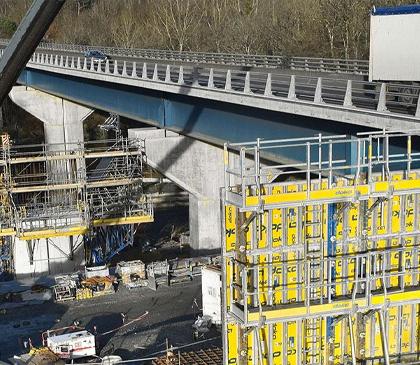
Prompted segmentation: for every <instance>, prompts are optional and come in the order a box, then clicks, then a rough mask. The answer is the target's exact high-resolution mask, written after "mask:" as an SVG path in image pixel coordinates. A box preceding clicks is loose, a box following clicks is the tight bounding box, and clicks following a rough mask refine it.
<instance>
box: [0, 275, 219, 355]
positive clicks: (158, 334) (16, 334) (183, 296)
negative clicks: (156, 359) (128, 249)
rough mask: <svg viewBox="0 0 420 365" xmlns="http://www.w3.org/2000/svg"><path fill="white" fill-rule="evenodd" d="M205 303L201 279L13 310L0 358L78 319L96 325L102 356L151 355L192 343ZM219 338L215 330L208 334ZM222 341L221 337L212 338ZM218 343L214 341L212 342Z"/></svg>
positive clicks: (1, 318)
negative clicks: (122, 314) (51, 330)
mask: <svg viewBox="0 0 420 365" xmlns="http://www.w3.org/2000/svg"><path fill="white" fill-rule="evenodd" d="M200 308H201V279H200V278H198V279H194V280H193V281H191V282H186V283H183V284H178V285H175V286H172V287H165V286H162V287H159V288H158V290H157V291H156V292H154V291H152V290H151V289H148V288H137V289H133V290H131V291H130V290H127V289H126V288H119V290H118V291H117V292H116V293H115V294H111V295H108V296H102V297H97V298H92V299H87V300H82V301H74V302H67V303H53V302H47V303H44V304H38V305H30V306H25V307H20V308H16V309H13V310H9V311H8V312H7V313H6V314H1V315H0V333H2V335H1V336H0V359H1V360H7V359H8V358H10V357H11V356H12V355H14V354H19V353H21V352H22V351H23V346H22V341H23V339H27V338H28V337H31V339H32V340H33V343H34V345H40V338H41V336H40V335H41V333H42V332H43V331H45V330H47V329H50V328H60V327H65V326H69V325H71V324H72V323H73V322H74V321H75V320H77V321H80V322H81V326H84V327H86V328H87V329H88V330H93V326H96V328H97V333H98V336H97V340H98V342H99V352H98V355H100V356H105V355H110V354H115V355H120V356H121V357H122V358H123V359H124V360H128V359H135V358H142V357H149V355H152V354H155V353H156V352H159V351H162V350H164V349H165V348H166V339H168V342H169V344H170V345H172V346H183V345H186V344H189V343H192V342H193V341H192V333H191V325H192V324H193V322H194V320H195V318H196V316H197V315H198V313H199V310H200ZM122 312H123V313H125V314H126V316H127V317H126V323H129V322H130V321H132V320H134V319H136V318H138V317H139V316H141V315H142V314H144V313H145V312H149V314H148V315H146V316H145V318H144V319H142V320H140V321H136V322H133V323H131V324H129V325H127V326H125V327H123V328H121V329H119V330H117V331H115V332H114V333H111V334H107V335H101V333H104V332H108V331H110V330H112V329H115V328H118V327H120V326H121V325H122V319H121V313H122ZM215 336H216V337H217V336H219V334H218V333H217V332H213V333H211V334H209V335H208V336H207V337H209V338H210V337H211V338H213V337H215ZM211 342H213V343H214V345H219V346H220V344H221V339H220V337H219V338H218V339H216V340H214V341H211ZM213 343H209V345H212V344H213Z"/></svg>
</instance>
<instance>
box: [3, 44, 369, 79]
mask: <svg viewBox="0 0 420 365" xmlns="http://www.w3.org/2000/svg"><path fill="white" fill-rule="evenodd" d="M7 43H8V40H7V39H0V44H1V45H6V44H7ZM38 49H39V50H50V51H64V52H81V53H83V52H86V51H89V50H99V51H101V52H103V53H105V54H107V55H110V56H117V57H133V58H139V59H147V60H165V61H172V62H188V63H199V64H217V65H230V66H242V67H265V68H279V69H291V70H302V71H308V72H310V71H312V72H331V73H350V74H356V75H367V74H368V71H369V62H368V61H367V60H355V59H339V58H317V57H286V56H276V55H253V54H239V53H214V52H189V51H182V52H179V51H171V50H159V49H138V48H120V47H103V46H86V45H76V44H59V43H49V42H41V43H40V45H39V47H38Z"/></svg>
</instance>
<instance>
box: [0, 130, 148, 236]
mask: <svg viewBox="0 0 420 365" xmlns="http://www.w3.org/2000/svg"><path fill="white" fill-rule="evenodd" d="M144 158H145V152H144V143H143V142H142V141H139V140H128V139H126V138H117V139H112V140H100V141H93V142H83V143H65V144H40V145H12V144H10V143H9V144H4V143H3V144H2V146H1V159H0V169H1V171H0V174H1V177H2V181H1V185H0V194H1V195H0V196H1V198H2V203H3V204H2V206H1V209H0V214H1V215H2V221H1V222H2V223H1V226H0V231H1V234H2V235H16V236H17V237H19V238H20V239H25V240H31V239H41V238H50V237H55V236H66V235H77V234H85V233H87V232H88V231H89V230H90V229H91V228H92V227H95V226H105V225H122V224H136V223H143V222H151V221H153V206H152V203H151V201H150V199H148V198H147V197H146V195H144V194H143V190H142V177H143V174H142V172H143V160H144ZM3 218H4V219H3Z"/></svg>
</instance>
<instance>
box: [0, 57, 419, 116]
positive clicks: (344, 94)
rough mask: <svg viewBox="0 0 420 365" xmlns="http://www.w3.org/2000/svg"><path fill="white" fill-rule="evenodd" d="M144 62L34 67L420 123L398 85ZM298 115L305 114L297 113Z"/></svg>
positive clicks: (411, 94) (414, 102)
mask: <svg viewBox="0 0 420 365" xmlns="http://www.w3.org/2000/svg"><path fill="white" fill-rule="evenodd" d="M0 55H1V52H0ZM138 63H139V62H136V61H134V60H133V61H123V62H122V61H119V62H118V61H117V60H107V61H106V62H101V61H99V62H95V61H94V60H92V59H87V58H84V57H69V56H65V55H64V54H62V55H58V54H46V53H35V54H34V55H33V57H32V58H31V60H30V62H29V64H28V65H29V66H32V67H35V68H37V67H38V68H48V69H50V70H51V71H53V72H59V73H61V72H65V73H77V74H78V76H79V77H80V76H81V77H87V78H94V79H96V78H102V79H104V77H105V78H109V77H110V78H115V77H117V78H118V79H114V80H115V81H116V82H118V83H129V84H130V83H131V84H132V83H133V81H134V80H138V81H140V82H143V83H144V82H147V83H148V86H144V85H142V87H149V86H150V87H151V88H159V89H162V88H164V87H167V88H168V87H172V88H173V86H176V87H179V86H182V87H189V88H191V89H197V90H203V89H207V90H212V91H213V92H214V91H217V92H220V93H223V94H224V95H226V94H229V95H230V96H231V97H233V96H234V95H238V94H239V95H247V96H250V97H252V98H254V100H257V98H258V100H259V101H260V100H261V99H264V100H265V101H266V102H269V101H270V102H272V101H278V102H280V101H284V100H286V101H288V102H289V105H290V102H293V103H302V102H303V103H305V105H308V104H310V105H317V106H321V107H322V108H331V107H335V108H336V107H339V108H345V109H347V110H353V111H363V113H368V114H375V115H377V114H379V113H380V114H381V116H384V115H385V116H387V117H389V116H392V117H393V118H396V117H402V118H404V120H410V119H415V120H416V121H418V119H419V117H420V103H418V95H419V91H420V86H408V85H403V88H401V86H400V85H398V84H386V83H378V82H367V81H361V80H345V79H335V78H329V77H311V76H306V75H285V74H278V73H270V72H254V71H252V72H250V71H246V72H242V71H238V70H231V69H228V70H226V69H222V68H220V69H217V68H212V67H194V66H191V65H190V66H182V65H181V66H178V65H170V64H157V63H156V64H148V63H145V62H142V63H141V65H142V67H141V68H140V67H139V66H138ZM64 69H67V70H68V71H64ZM100 75H103V76H100ZM121 78H122V79H123V80H121ZM163 85H166V86H163ZM177 90H178V91H174V92H179V89H177ZM223 100H225V101H229V98H227V97H226V96H224V97H223ZM260 107H261V106H260ZM267 109H269V108H268V107H267ZM340 110H341V109H340ZM284 112H288V111H287V110H284ZM293 113H296V114H299V112H298V111H297V110H296V111H294V112H293Z"/></svg>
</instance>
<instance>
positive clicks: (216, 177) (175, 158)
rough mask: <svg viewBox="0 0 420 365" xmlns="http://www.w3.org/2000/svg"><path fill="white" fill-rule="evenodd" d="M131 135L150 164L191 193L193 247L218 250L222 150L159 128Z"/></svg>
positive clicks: (222, 175)
mask: <svg viewBox="0 0 420 365" xmlns="http://www.w3.org/2000/svg"><path fill="white" fill-rule="evenodd" d="M128 135H129V137H130V138H142V139H143V138H144V139H145V140H146V155H147V160H148V164H149V165H150V166H152V167H153V168H156V169H157V170H158V171H159V172H160V173H162V174H163V175H165V176H166V177H167V178H169V179H170V180H172V181H173V182H174V183H176V184H177V185H178V186H180V187H181V188H182V189H184V190H186V191H188V193H190V199H189V202H190V208H189V214H190V218H189V219H190V237H191V245H192V247H193V248H194V249H197V250H205V249H214V248H219V247H220V246H221V241H220V240H221V216H220V212H221V203H220V188H221V187H222V186H223V185H224V180H223V179H224V169H223V150H222V149H221V148H219V147H215V146H212V145H210V144H207V143H204V142H201V141H198V140H195V139H192V138H190V137H185V136H180V135H178V134H176V133H173V132H169V131H165V130H160V129H156V128H138V129H130V130H129V132H128Z"/></svg>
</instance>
